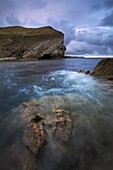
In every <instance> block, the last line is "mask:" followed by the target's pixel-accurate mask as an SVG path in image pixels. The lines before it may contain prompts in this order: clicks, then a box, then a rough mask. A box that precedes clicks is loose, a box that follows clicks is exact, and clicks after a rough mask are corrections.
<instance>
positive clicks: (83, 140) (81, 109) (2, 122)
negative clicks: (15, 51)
mask: <svg viewBox="0 0 113 170" xmlns="http://www.w3.org/2000/svg"><path fill="white" fill-rule="evenodd" d="M98 61H99V59H62V60H44V61H37V62H36V61H35V62H12V63H1V64H0V82H1V83H0V129H1V131H0V170H20V169H21V170H35V169H36V170H45V169H46V170H56V169H59V170H64V169H66V170H68V169H71V170H108V169H109V170H112V169H113V87H112V83H111V82H106V81H104V80H97V79H96V78H93V77H91V76H90V75H84V74H81V73H78V72H76V71H77V70H80V69H85V70H91V71H92V70H93V68H94V67H95V65H96V64H97V63H98ZM31 101H39V102H41V103H43V105H44V107H45V109H46V110H47V111H48V114H49V109H50V108H51V107H52V106H53V105H54V107H56V108H57V107H58V108H61V109H65V110H68V111H70V112H71V116H72V120H73V128H72V134H71V137H70V140H69V142H68V143H67V144H66V145H65V147H64V149H63V151H62V152H59V150H58V151H57V150H56V151H55V150H54V149H53V148H52V146H53V145H52V143H51V142H50V144H49V145H48V146H47V147H46V148H45V149H42V151H41V152H40V153H39V155H38V156H37V157H34V156H33V155H32V153H30V152H29V150H28V149H27V148H26V147H25V146H24V145H23V144H22V142H21V137H22V130H23V129H24V125H23V122H24V119H25V117H26V115H23V114H25V113H22V112H21V109H20V108H21V107H19V106H21V105H22V103H23V102H31ZM48 103H49V104H48Z"/></svg>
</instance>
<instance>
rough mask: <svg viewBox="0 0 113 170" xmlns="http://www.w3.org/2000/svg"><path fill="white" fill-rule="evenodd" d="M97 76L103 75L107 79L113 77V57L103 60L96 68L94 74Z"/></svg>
mask: <svg viewBox="0 0 113 170" xmlns="http://www.w3.org/2000/svg"><path fill="white" fill-rule="evenodd" d="M91 75H93V76H96V77H102V78H107V79H112V78H113V58H111V59H104V60H101V61H100V62H99V63H98V64H97V66H96V67H95V68H94V70H93V72H92V74H91Z"/></svg>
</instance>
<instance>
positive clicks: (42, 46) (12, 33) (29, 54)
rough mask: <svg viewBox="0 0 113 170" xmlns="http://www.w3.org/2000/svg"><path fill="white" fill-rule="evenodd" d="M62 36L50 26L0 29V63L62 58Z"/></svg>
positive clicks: (63, 49)
mask: <svg viewBox="0 0 113 170" xmlns="http://www.w3.org/2000/svg"><path fill="white" fill-rule="evenodd" d="M65 50H66V48H65V46H64V34H63V33H62V32H60V31H57V30H55V29H53V28H52V27H50V26H47V27H42V28H24V27H19V26H17V27H4V28H0V61H15V60H34V59H40V58H43V59H45V58H47V59H54V58H62V57H64V52H65Z"/></svg>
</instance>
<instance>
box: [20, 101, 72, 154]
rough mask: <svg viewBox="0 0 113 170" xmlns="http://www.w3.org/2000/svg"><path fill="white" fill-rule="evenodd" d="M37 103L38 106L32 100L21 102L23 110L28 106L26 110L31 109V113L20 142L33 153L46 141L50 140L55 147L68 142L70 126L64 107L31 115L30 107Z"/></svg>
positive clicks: (69, 119) (69, 118)
mask: <svg viewBox="0 0 113 170" xmlns="http://www.w3.org/2000/svg"><path fill="white" fill-rule="evenodd" d="M32 105H33V106H32ZM37 105H38V106H39V103H38V104H36V103H35V105H34V103H33V102H31V103H28V104H27V103H25V104H23V107H24V108H25V110H26V107H28V110H27V111H28V112H30V111H31V114H29V115H30V119H28V120H29V122H28V123H27V125H26V127H25V131H24V133H23V138H22V142H23V144H24V145H25V146H27V147H28V148H29V149H30V151H31V152H32V153H33V154H34V155H35V154H37V153H38V151H39V149H40V148H41V147H43V146H44V145H45V144H46V143H47V142H51V140H52V141H53V142H54V144H55V145H56V146H57V147H62V146H61V145H63V144H64V143H66V142H68V140H69V138H70V134H71V127H72V121H71V117H70V112H69V111H66V110H64V109H55V110H53V111H52V112H50V113H49V114H48V116H47V113H46V110H45V113H43V114H42V113H38V114H35V115H32V111H33V108H32V107H35V106H37ZM38 106H37V108H38ZM40 107H41V106H40ZM42 110H43V109H42ZM31 115H32V116H31Z"/></svg>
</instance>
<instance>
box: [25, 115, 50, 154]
mask: <svg viewBox="0 0 113 170" xmlns="http://www.w3.org/2000/svg"><path fill="white" fill-rule="evenodd" d="M22 141H23V143H24V144H25V145H26V146H28V147H29V149H30V151H32V153H33V154H36V153H38V150H39V149H40V148H41V147H42V146H43V145H44V144H45V142H46V141H47V134H46V131H45V130H44V125H43V119H42V118H41V117H40V116H39V115H36V116H35V117H34V118H33V119H32V120H31V122H30V123H29V124H28V125H27V127H26V128H25V131H24V135H23V139H22Z"/></svg>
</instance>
